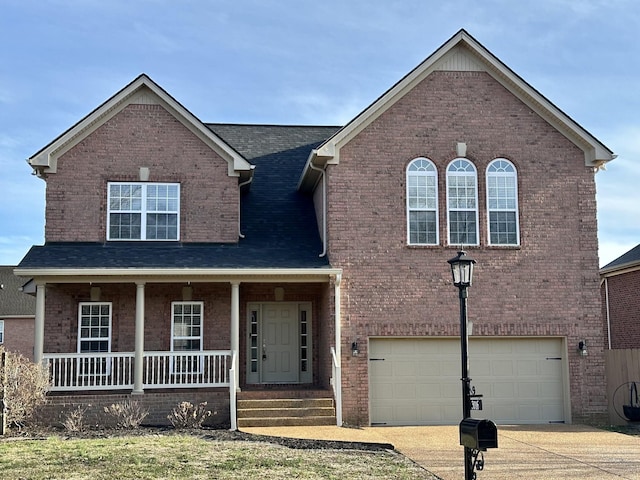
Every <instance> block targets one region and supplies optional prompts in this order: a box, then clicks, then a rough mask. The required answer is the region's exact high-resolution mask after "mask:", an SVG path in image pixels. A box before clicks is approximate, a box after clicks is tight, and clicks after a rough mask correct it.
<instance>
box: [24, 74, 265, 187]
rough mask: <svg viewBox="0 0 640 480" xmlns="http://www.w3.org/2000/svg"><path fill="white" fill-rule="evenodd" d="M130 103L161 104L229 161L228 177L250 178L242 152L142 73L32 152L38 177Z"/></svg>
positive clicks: (249, 170)
mask: <svg viewBox="0 0 640 480" xmlns="http://www.w3.org/2000/svg"><path fill="white" fill-rule="evenodd" d="M132 103H143V104H159V105H162V106H163V107H164V108H165V109H166V110H167V111H168V112H170V113H171V114H172V115H173V116H174V117H175V118H176V119H177V120H178V121H180V122H181V123H182V124H183V125H184V126H185V127H187V128H188V129H189V130H190V131H191V132H192V133H193V134H194V135H196V136H197V137H198V138H200V140H202V141H203V142H204V143H205V144H207V145H208V146H209V147H210V148H211V149H212V150H214V151H215V152H217V153H218V155H220V156H221V157H222V158H223V159H224V160H225V161H226V162H227V163H228V165H229V176H239V177H244V178H248V177H250V175H251V172H252V169H253V167H252V165H251V164H250V163H249V162H247V160H246V159H245V158H243V157H242V155H240V154H239V153H238V152H237V151H235V150H234V149H233V148H232V147H231V146H230V145H228V144H227V143H225V142H224V141H223V140H222V139H220V138H219V137H218V136H217V135H216V134H215V133H214V132H212V131H211V130H210V129H208V128H206V127H205V126H204V124H203V123H202V122H201V121H200V120H198V118H196V117H195V116H194V115H193V114H192V113H191V112H190V111H189V110H187V109H186V108H184V107H183V106H182V105H181V104H180V103H179V102H178V101H177V100H176V99H175V98H173V97H172V96H171V95H169V94H168V93H167V92H166V91H165V90H164V89H162V88H161V87H160V86H159V85H158V84H157V83H155V82H154V81H153V80H151V79H150V78H149V77H148V76H147V75H145V74H141V75H139V76H138V77H137V78H135V79H134V80H133V81H132V82H131V83H129V84H128V85H127V86H125V87H124V88H123V89H121V90H120V91H119V92H118V93H116V94H115V95H113V96H112V97H111V98H109V99H108V100H107V101H105V102H104V103H103V104H102V105H100V106H99V107H98V108H96V109H95V110H93V111H92V112H91V113H89V114H88V115H87V116H86V117H84V118H83V119H82V120H80V121H79V122H78V123H76V124H75V125H73V126H72V127H71V128H69V129H68V130H67V131H66V132H64V133H62V134H61V135H60V136H58V137H57V138H56V139H54V140H53V141H52V142H51V143H49V144H48V145H46V146H45V147H44V148H42V149H41V150H40V151H38V152H37V153H35V154H34V155H33V156H32V157H30V158H29V159H28V160H27V162H29V165H31V167H32V168H33V169H34V171H35V173H36V174H37V175H38V176H43V175H46V174H49V173H56V171H57V168H58V158H59V157H60V156H62V155H63V154H64V153H65V152H67V151H68V150H69V149H71V148H72V147H73V146H74V145H76V144H78V142H80V141H81V140H82V139H83V138H85V137H87V136H88V135H90V134H91V133H92V132H94V131H95V130H96V129H97V128H98V127H100V126H101V125H102V124H104V123H105V122H106V121H108V120H109V119H110V118H112V117H113V116H115V115H116V114H117V113H118V112H120V111H121V110H122V109H124V108H125V107H126V106H127V105H130V104H132Z"/></svg>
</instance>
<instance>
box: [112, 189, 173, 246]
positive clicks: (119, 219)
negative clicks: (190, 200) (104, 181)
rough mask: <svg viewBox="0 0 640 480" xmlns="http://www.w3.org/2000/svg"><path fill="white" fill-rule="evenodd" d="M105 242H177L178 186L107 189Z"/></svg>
mask: <svg viewBox="0 0 640 480" xmlns="http://www.w3.org/2000/svg"><path fill="white" fill-rule="evenodd" d="M107 205H108V213H107V240H178V239H179V238H180V234H179V227H180V218H179V217H180V214H179V212H180V184H178V183H125V182H109V185H108V198H107Z"/></svg>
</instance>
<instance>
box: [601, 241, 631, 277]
mask: <svg viewBox="0 0 640 480" xmlns="http://www.w3.org/2000/svg"><path fill="white" fill-rule="evenodd" d="M638 269H640V245H636V246H635V247H634V248H632V249H631V250H629V251H628V252H627V253H625V254H623V255H621V256H619V257H618V258H616V259H615V260H614V261H613V262H610V263H608V264H607V265H605V266H604V267H602V268H601V269H600V274H601V275H605V276H606V275H607V274H611V273H614V272H616V273H618V272H620V271H621V270H625V271H628V270H638Z"/></svg>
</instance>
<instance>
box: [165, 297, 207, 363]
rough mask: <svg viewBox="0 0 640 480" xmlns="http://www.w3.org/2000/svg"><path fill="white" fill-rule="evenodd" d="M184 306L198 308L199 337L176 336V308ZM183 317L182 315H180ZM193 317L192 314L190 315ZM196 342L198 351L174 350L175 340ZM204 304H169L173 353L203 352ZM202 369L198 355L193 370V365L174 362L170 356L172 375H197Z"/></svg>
mask: <svg viewBox="0 0 640 480" xmlns="http://www.w3.org/2000/svg"><path fill="white" fill-rule="evenodd" d="M178 305H180V306H185V305H191V306H194V305H197V306H199V307H200V314H199V317H200V325H199V327H200V335H176V328H175V323H176V322H175V320H176V306H178ZM180 315H183V316H184V313H182V314H180ZM191 315H192V316H193V314H191ZM196 339H197V340H198V341H199V342H200V348H199V349H198V350H176V348H175V342H176V340H196ZM203 343H204V302H194V301H180V302H171V351H172V352H173V353H177V352H181V353H184V354H195V352H202V351H203V350H204V345H203ZM203 367H204V358H203V356H202V355H198V362H197V366H196V368H193V365H188V362H187V364H183V363H182V362H177V361H175V358H174V357H173V356H172V362H171V372H172V373H174V374H199V373H202V371H203Z"/></svg>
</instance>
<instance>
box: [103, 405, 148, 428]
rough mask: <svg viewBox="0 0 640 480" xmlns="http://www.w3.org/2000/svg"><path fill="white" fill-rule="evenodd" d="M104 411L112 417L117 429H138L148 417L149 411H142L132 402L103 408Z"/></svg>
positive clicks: (142, 409) (141, 408) (140, 407)
mask: <svg viewBox="0 0 640 480" xmlns="http://www.w3.org/2000/svg"><path fill="white" fill-rule="evenodd" d="M104 411H105V413H106V414H107V415H109V416H110V417H112V419H113V420H114V421H115V426H116V427H117V428H138V427H139V426H140V424H141V423H142V421H143V420H144V419H145V418H146V416H147V415H149V410H146V409H144V408H143V407H142V406H140V404H139V403H138V402H136V401H133V400H126V401H124V402H120V403H114V404H112V405H111V406H109V407H104Z"/></svg>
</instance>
